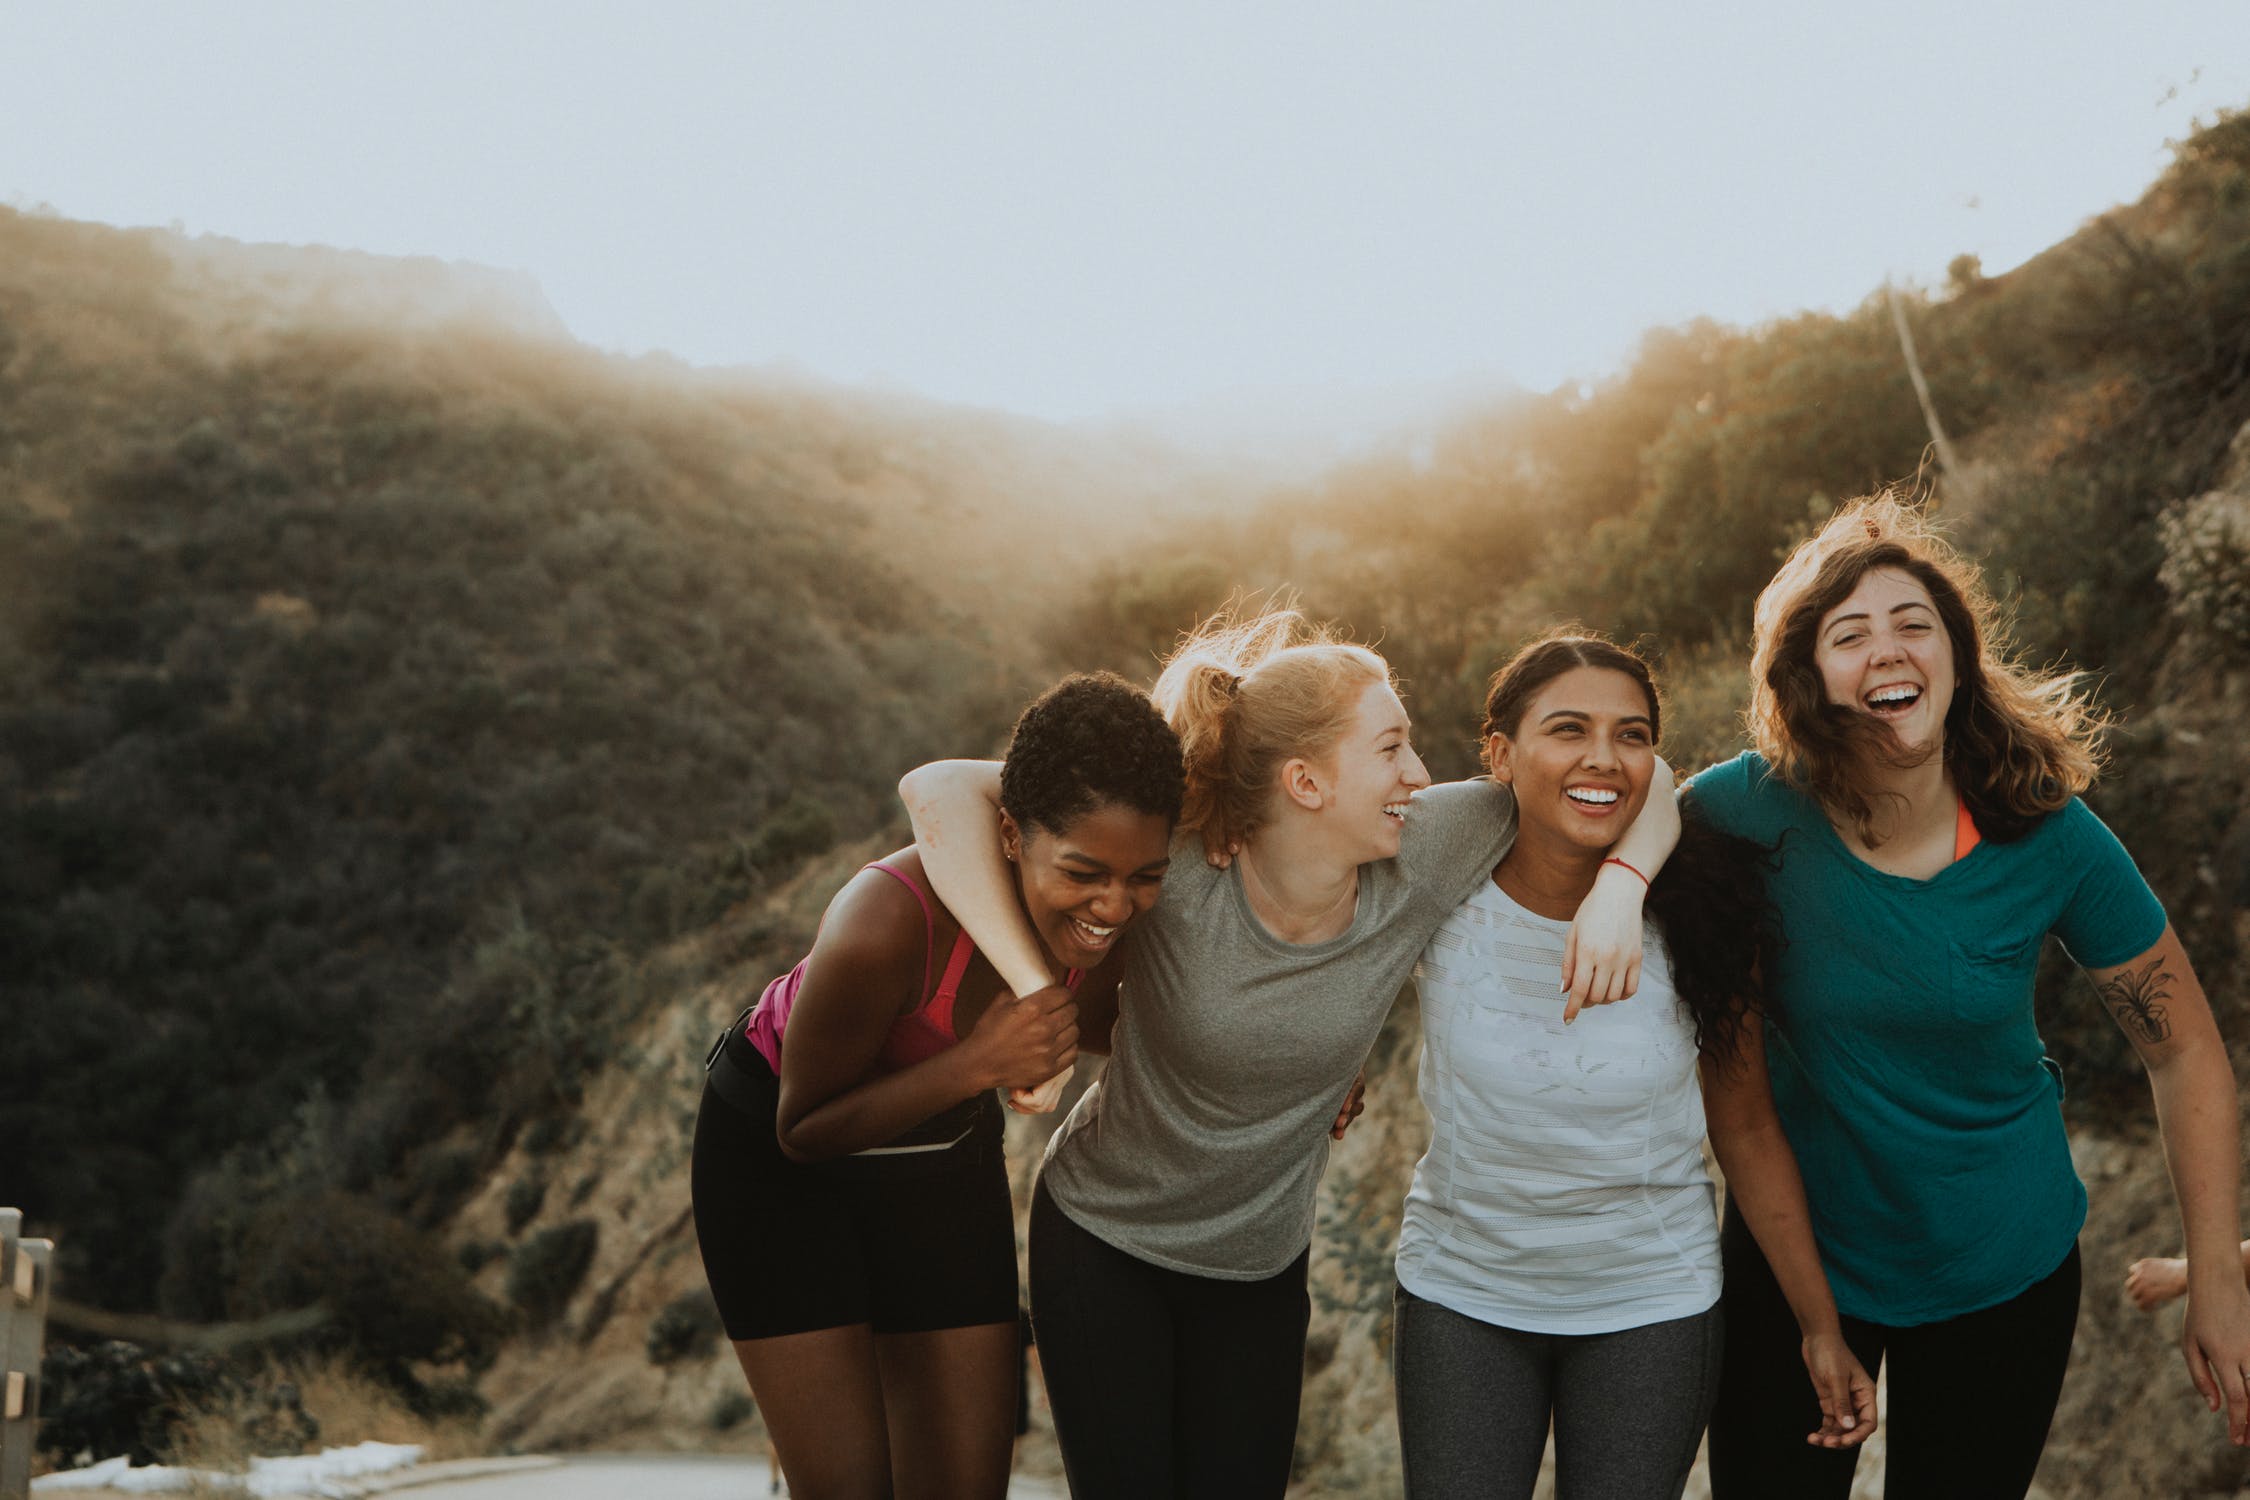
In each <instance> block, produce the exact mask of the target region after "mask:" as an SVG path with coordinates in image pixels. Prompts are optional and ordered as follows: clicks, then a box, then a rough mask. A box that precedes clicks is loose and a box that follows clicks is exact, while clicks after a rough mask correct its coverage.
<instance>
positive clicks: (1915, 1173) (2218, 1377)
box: [1687, 498, 2250, 1500]
mask: <svg viewBox="0 0 2250 1500" xmlns="http://www.w3.org/2000/svg"><path fill="white" fill-rule="evenodd" d="M1991 618H1992V611H1991V604H1990V599H1989V596H1988V595H1987V594H1986V593H1985V591H1984V589H1983V586H1982V583H1981V580H1980V579H1979V578H1978V576H1977V573H1976V570H1975V569H1974V568H1973V567H1972V566H1970V565H1969V564H1967V563H1966V562H1965V561H1963V560H1962V559H1961V558H1960V557H1959V556H1958V555H1957V554H1955V553H1954V552H1952V550H1951V549H1950V548H1948V547H1947V546H1946V545H1945V544H1944V543H1943V542H1942V541H1940V540H1939V539H1938V538H1937V537H1936V535H1935V534H1934V533H1933V532H1932V531H1931V530H1930V528H1929V527H1928V525H1927V523H1926V522H1925V521H1924V520H1923V519H1922V518H1921V516H1920V515H1918V514H1917V513H1916V512H1914V511H1913V510H1910V509H1909V508H1907V507H1906V506H1903V505H1901V504H1899V503H1897V502H1896V501H1893V500H1891V499H1888V498H1877V499H1875V500H1871V501H1866V502H1862V503H1860V504H1858V505H1856V506H1853V507H1851V508H1849V509H1847V510H1845V511H1844V512H1842V513H1841V514H1839V515H1838V516H1836V517H1835V518H1834V519H1833V520H1832V521H1830V522H1829V523H1828V525H1827V526H1826V527H1824V528H1823V529H1822V530H1821V532H1820V534H1819V535H1817V536H1815V537H1813V538H1812V539H1811V540H1810V541H1808V542H1806V543H1805V544H1804V545H1803V546H1801V547H1799V548H1798V549H1797V551H1796V553H1795V554H1794V555H1793V556H1792V557H1791V558H1790V559H1789V561H1788V562H1787V563H1785V564H1784V565H1783V566H1782V569H1781V571H1780V572H1779V573H1777V574H1776V575H1775V577H1774V579H1773V582H1772V583H1770V584H1768V585H1767V587H1766V589H1765V592H1764V593H1763V594H1761V595H1760V596H1759V598H1758V607H1757V615H1756V627H1755V653H1754V659H1753V663H1752V678H1753V683H1752V693H1753V697H1752V705H1751V728H1752V732H1753V735H1754V737H1755V739H1756V742H1757V746H1758V748H1757V750H1756V751H1754V752H1751V753H1746V754H1744V755H1743V756H1741V757H1740V758H1738V759H1736V760H1733V761H1729V762H1728V763H1726V764H1725V765H1722V766H1719V767H1717V768H1715V769H1713V770H1711V771H1707V772H1705V773H1704V774H1703V775H1701V776H1699V777H1697V778H1696V779H1695V781H1694V783H1693V784H1692V785H1691V787H1690V788H1689V790H1688V793H1687V795H1689V796H1691V797H1693V798H1694V800H1695V801H1696V803H1697V805H1698V806H1699V807H1701V808H1702V809H1703V810H1704V811H1705V812H1706V813H1707V814H1708V815H1709V816H1710V817H1711V819H1712V820H1713V821H1714V822H1716V823H1717V824H1718V825H1719V826H1720V827H1722V828H1725V829H1727V830H1729V831H1731V832H1734V833H1739V834H1742V835H1745V836H1747V837H1749V838H1753V839H1756V840H1759V841H1761V842H1763V843H1768V844H1777V845H1778V846H1779V848H1778V855H1777V858H1778V861H1779V868H1778V871H1777V873H1776V875H1775V877H1774V878H1773V880H1772V881H1771V883H1770V886H1769V893H1770V895H1771V897H1772V900H1773V903H1774V906H1775V908H1776V910H1777V911H1778V913H1779V917H1780V921H1781V926H1782V938H1783V943H1782V945H1781V951H1780V953H1779V955H1778V956H1777V957H1776V958H1775V960H1774V970H1773V973H1772V974H1771V975H1769V976H1768V983H1767V987H1766V989H1767V1014H1768V1023H1767V1024H1768V1038H1767V1055H1768V1060H1769V1064H1770V1067H1771V1071H1772V1076H1773V1090H1774V1099H1775V1104H1776V1105H1777V1107H1778V1108H1779V1110H1780V1113H1781V1118H1782V1123H1783V1125H1784V1127H1785V1128H1786V1130H1787V1131H1788V1134H1789V1139H1790V1143H1791V1145H1792V1146H1794V1148H1795V1149H1796V1153H1797V1160H1798V1163H1799V1166H1800V1167H1801V1169H1802V1171H1803V1174H1804V1179H1805V1191H1806V1197H1807V1199H1808V1200H1809V1203H1810V1206H1811V1209H1812V1215H1813V1227H1814V1232H1815V1236H1816V1238H1817V1239H1818V1241H1819V1243H1820V1249H1821V1258H1822V1261H1823V1263H1824V1265H1825V1266H1826V1269H1827V1272H1828V1278H1829V1281H1830V1283H1831V1285H1832V1287H1833V1288H1834V1292H1835V1296H1836V1302H1837V1305H1838V1307H1839V1309H1840V1310H1841V1311H1842V1313H1843V1314H1844V1329H1845V1336H1846V1339H1847V1341H1848V1342H1849V1343H1850V1344H1851V1346H1852V1348H1853V1350H1854V1352H1855V1353H1856V1354H1857V1355H1858V1356H1859V1359H1860V1360H1861V1362H1862V1363H1864V1364H1865V1365H1866V1366H1867V1367H1868V1368H1869V1369H1870V1370H1872V1369H1875V1368H1876V1367H1877V1365H1878V1363H1879V1362H1880V1361H1882V1360H1884V1359H1886V1358H1887V1359H1888V1360H1889V1361H1890V1376H1889V1381H1890V1405H1889V1410H1888V1413H1887V1426H1888V1431H1889V1438H1888V1443H1889V1452H1888V1460H1887V1481H1886V1482H1887V1487H1888V1493H1889V1494H1891V1495H1893V1496H1910V1495H1942V1494H1957V1495H1975V1496H1979V1497H2000V1496H2011V1495H2013V1496H2021V1495H2022V1494H2023V1493H2024V1492H2025V1491H2026V1490H2027V1489H2028V1488H2029V1486H2030V1484H2031V1479H2032V1475H2033V1472H2034V1470H2035V1469H2036V1468H2037V1466H2038V1462H2039V1454H2040V1450H2041V1448H2042V1447H2043V1446H2044V1445H2045V1442H2046V1434H2047V1427H2048V1424H2049V1423H2050V1422H2051V1421H2052V1419H2053V1416H2054V1409H2055V1402H2056V1400H2057V1398H2058V1397H2059V1395H2060V1394H2061V1390H2062V1378H2063V1371H2064V1368H2065V1366H2066V1365H2067V1364H2068V1362H2069V1355H2070V1344H2071V1338H2072V1335H2073V1332H2074V1331H2075V1328H2076V1323H2077V1313H2078V1286H2079V1267H2078V1252H2077V1235H2078V1230H2079V1227H2080V1225H2081V1224H2082V1223H2083V1222H2084V1220H2085V1216H2086V1193H2085V1189H2084V1188H2083V1187H2082V1186H2081V1185H2080V1184H2079V1181H2078V1177H2077V1174H2076V1172H2075V1171H2073V1169H2072V1167H2071V1162H2070V1150H2069V1142H2068V1139H2067V1138H2066V1136H2065V1134H2064V1130H2063V1119H2062V1109H2061V1095H2062V1087H2061V1081H2060V1077H2059V1075H2058V1073H2057V1071H2056V1069H2055V1066H2054V1064H2053V1063H2052V1062H2051V1061H2049V1060H2048V1059H2047V1057H2046V1055H2045V1049H2044V1047H2043V1046H2042V1044H2041V1042H2040V1039H2039V1035H2038V1032H2037V1030H2036V1029H2035V1027H2034V1025H2033V1020H2032V981H2033V977H2034V974H2035V971H2036V969H2037V966H2038V961H2039V951H2040V946H2041V943H2042V941H2043V939H2045V938H2046V936H2047V935H2048V934H2050V933H2052V934H2053V935H2054V936H2056V937H2057V938H2059V939H2061V941H2062V943H2063V946H2064V948H2065V950H2066V951H2067V952H2068V953H2069V954H2070V956H2071V957H2072V958H2073V959H2075V960H2076V961H2077V962H2078V963H2079V964H2080V966H2081V967H2083V968H2085V969H2086V970H2087V971H2088V973H2089V974H2090V975H2091V976H2092V978H2093V980H2094V983H2095V984H2096V986H2097V987H2098V988H2099V989H2100V991H2101V994H2102V997H2103V999H2104V1001H2105V1002H2106V1003H2107V1004H2108V1005H2109V1007H2110V1009H2111V1012H2112V1014H2113V1015H2114V1017H2115V1019H2116V1020H2117V1023H2118V1025H2119V1026H2120V1027H2121V1028H2122V1029H2123V1030H2124V1032H2125V1034H2126V1036H2127V1037H2128V1038H2129V1039H2130V1040H2131V1042H2132V1043H2133V1046H2134V1048H2135V1049H2136V1050H2137V1051H2138V1052H2139V1053H2140V1055H2141V1058H2142V1061H2143V1063H2144V1064H2145V1065H2146V1066H2147V1068H2148V1070H2149V1075H2150V1078H2151V1081H2152V1083H2153V1085H2154V1088H2155V1093H2156V1105H2157V1115H2158V1118H2159V1120H2160V1121H2161V1122H2162V1124H2163V1128H2164V1138H2165V1148H2166V1153H2167V1156H2168V1158H2169V1161H2170V1165H2171V1169H2172V1177H2173V1181H2174V1182H2175V1184H2176V1185H2177V1187H2178V1191H2179V1199H2180V1211H2181V1216H2182V1218H2183V1219H2184V1221H2185V1224H2186V1231H2187V1247H2188V1257H2189V1264H2190V1267H2191V1272H2190V1276H2191V1282H2192V1291H2193V1295H2192V1297H2191V1300H2190V1303H2189V1309H2188V1318H2187V1328H2186V1334H2185V1338H2184V1350H2185V1353H2186V1356H2187V1360H2188V1368H2189V1373H2190V1375H2191V1376H2192V1377H2193V1379H2194V1381H2195V1383H2196V1387H2197V1389H2198V1390H2200V1391H2201V1392H2202V1393H2203V1395H2204V1397H2205V1400H2206V1402H2207V1403H2209V1404H2210V1405H2211V1406H2212V1407H2213V1409H2217V1407H2218V1406H2219V1405H2220V1404H2221V1403H2222V1402H2223V1404H2224V1405H2225V1406H2226V1408H2227V1413H2228V1426H2229V1432H2230V1435H2231V1436H2232V1437H2233V1439H2234V1440H2235V1441H2236V1442H2237V1443H2242V1442H2244V1441H2245V1438H2246V1437H2250V1401H2246V1397H2245V1390H2244V1381H2245V1371H2246V1370H2250V1295H2246V1293H2245V1289H2244V1284H2243V1278H2242V1272H2241V1268H2240V1264H2239V1262H2238V1261H2237V1259H2236V1255H2235V1245H2236V1237H2237V1234H2238V1233H2239V1230H2238V1227H2237V1201H2236V1187H2235V1182H2236V1159H2237V1158H2236V1154H2235V1153H2236V1118H2235V1116H2236V1107H2235V1093H2234V1075H2233V1072H2232V1070H2231V1068H2230V1067H2229V1066H2228V1063H2227V1059H2226V1054H2225V1050H2224V1047H2223V1045H2222V1043H2221V1042H2220V1039H2219V1035H2218V1030H2217V1028H2216V1027H2215V1026H2214V1024H2213V1023H2212V1019H2211V1012H2210V1007H2209V1005H2208V1004H2207V1003H2206V1002H2205V1000H2204V996H2203V990H2202V987H2201V985H2200V984H2199V983H2198V982H2197V980H2196V978H2195V973H2194V970H2193V969H2192V968H2191V967H2190V965H2189V963H2188V960H2187V956H2186V954H2185V953H2183V952H2182V951H2181V948H2180V943H2179V939H2178V938H2177V937H2176V936H2175V935H2174V934H2173V932H2172V930H2171V927H2170V925H2169V924H2168V922H2167V921H2166V919H2165V915H2164V909H2163V907H2162V906H2161V905H2159V904H2158V903H2157V900H2156V898H2155V896H2154V895H2153V894H2151V893H2150V891H2149V889H2148V886H2147V884H2146V882H2144V881H2143V880H2142V879H2141V877H2140V873H2139V872H2138V871H2137V870H2136V869H2135V868H2134V867H2133V862H2132V860H2131V859H2130V858H2129V857H2128V856H2127V855H2126V853H2125V851H2124V849H2123V847H2122V846H2120V845H2119V844H2118V842H2117V840H2116V838H2115V837H2113V836H2112V835H2111V833H2110V831H2109V830H2108V829H2107V828H2106V827H2104V826H2103V825H2102V823H2101V821H2100V820H2099V819H2098V818H2096V817H2095V816H2094V815H2093V813H2092V812H2090V811H2089V810H2088V809H2087V807H2086V805H2085V804H2084V803H2083V802H2081V801H2079V800H2078V797H2077V794H2078V793H2079V792H2081V791H2083V790H2085V789H2086V787H2087V786H2088V785H2090V784H2091V783H2092V781H2093V778H2094V772H2095V770H2096V764H2097V762H2096V756H2095V752H2094V750H2093V748H2092V731H2093V728H2094V725H2093V722H2092V720H2091V718H2090V716H2089V715H2088V713H2087V712H2086V710H2085V709H2084V707H2083V706H2082V704H2080V703H2079V702H2078V701H2077V700H2076V699H2075V698H2074V697H2073V696H2072V695H2071V692H2070V686H2071V684H2070V682H2069V681H2068V679H2063V678H2040V677H2037V676H2034V675H2033V674H2031V673H2028V672H2026V671H2024V670H2023V669H2021V668H2019V667H2017V666H2014V665H2012V664H2011V663H2010V662H2009V661H2008V660H2007V659H2006V656H2005V653H2004V651H2003V649H2002V648H2001V645H2000V643H1999V642H1998V641H1996V639H1995V638H1994V634H1993V632H1992V631H1991V629H1990V622H1991ZM1723 1247H1724V1261H1725V1275H1726V1290H1725V1299H1724V1306H1725V1310H1726V1322H1727V1349H1726V1364H1725V1370H1724V1373H1723V1375H1722V1377H1721V1382H1720V1394H1719V1405H1718V1410H1717V1413H1716V1415H1715V1416H1714V1417H1713V1419H1712V1425H1711V1467H1712V1485H1713V1494H1714V1495H1715V1496H1716V1497H1717V1500H1743V1497H1749V1496H1768V1495H1770V1496H1777V1497H1778V1496H1787V1497H1790V1500H1806V1497H1819V1496H1835V1497H1839V1500H1840V1497H1842V1496H1844V1495H1846V1494H1847V1493H1848V1492H1849V1490H1850V1487H1851V1475H1852V1469H1853V1466H1854V1463H1855V1462H1856V1460H1857V1457H1858V1455H1857V1453H1856V1451H1855V1450H1851V1449H1845V1450H1841V1451H1836V1450H1828V1449H1821V1448H1812V1447H1808V1446H1807V1445H1806V1443H1805V1437H1804V1434H1805V1433H1806V1431H1807V1430H1808V1429H1809V1427H1810V1426H1812V1425H1815V1424H1816V1423H1817V1421H1818V1419H1819V1412H1818V1410H1817V1409H1816V1408H1815V1407H1814V1406H1813V1405H1812V1402H1811V1400H1810V1392H1809V1391H1808V1390H1807V1388H1806V1385H1805V1381H1804V1375H1803V1371H1802V1368H1801V1364H1800V1361H1799V1358H1798V1352H1797V1340H1798V1331H1797V1325H1796V1322H1795V1320H1794V1319H1793V1318H1791V1317H1790V1316H1789V1314H1788V1310H1787V1307H1786V1305H1785V1304H1784V1303H1783V1302H1782V1301H1781V1298H1780V1294H1779V1292H1778V1290H1777V1289H1776V1288H1775V1286H1774V1282H1773V1277H1772V1274H1771V1272H1770V1270H1769V1269H1768V1268H1767V1266H1766V1264H1765V1261H1764V1259H1763V1257H1762V1256H1760V1254H1759V1252H1758V1249H1757V1246H1756V1244H1755V1242H1754V1241H1752V1240H1751V1238H1750V1236H1749V1235H1748V1234H1747V1232H1745V1231H1744V1229H1743V1227H1742V1225H1741V1223H1740V1220H1739V1219H1738V1218H1737V1217H1736V1216H1734V1215H1733V1214H1732V1212H1731V1211H1730V1213H1729V1220H1728V1223H1727V1225H1726V1229H1725V1231H1724V1234H1723Z"/></svg>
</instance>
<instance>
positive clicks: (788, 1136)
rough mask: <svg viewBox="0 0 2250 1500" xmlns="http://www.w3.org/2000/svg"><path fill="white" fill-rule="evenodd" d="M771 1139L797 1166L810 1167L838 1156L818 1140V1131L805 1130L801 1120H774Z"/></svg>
mask: <svg viewBox="0 0 2250 1500" xmlns="http://www.w3.org/2000/svg"><path fill="white" fill-rule="evenodd" d="M773 1139H774V1144H775V1145H777V1146H779V1147H780V1148H781V1154H782V1155H783V1156H786V1157H788V1158H789V1159H790V1160H791V1161H793V1162H795V1163H797V1164H798V1165H799V1166H811V1165H812V1164H813V1163H815V1162H823V1161H827V1160H829V1159H830V1158H832V1157H834V1156H836V1155H837V1154H838V1153H837V1151H836V1150H835V1148H834V1147H832V1146H830V1145H829V1144H828V1143H826V1142H824V1141H822V1140H821V1139H820V1133H819V1132H818V1131H815V1130H807V1129H806V1128H805V1122H804V1121H802V1120H780V1119H777V1120H775V1121H774V1124H773Z"/></svg>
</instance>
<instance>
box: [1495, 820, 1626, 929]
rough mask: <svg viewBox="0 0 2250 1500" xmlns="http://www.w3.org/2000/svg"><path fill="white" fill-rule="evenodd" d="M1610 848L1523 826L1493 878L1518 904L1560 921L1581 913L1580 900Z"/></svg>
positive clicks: (1592, 881)
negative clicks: (1570, 839)
mask: <svg viewBox="0 0 2250 1500" xmlns="http://www.w3.org/2000/svg"><path fill="white" fill-rule="evenodd" d="M1608 854H1609V851H1608V850H1607V849H1588V848H1585V847H1584V846H1582V845H1579V844H1574V843H1571V842H1570V841H1569V840H1567V839H1559V838H1549V837H1544V836H1542V834H1541V833H1540V831H1539V830H1537V829H1532V828H1522V829H1519V830H1518V832H1517V834H1516V842H1515V846H1514V847H1513V848H1511V849H1510V850H1509V851H1508V852H1507V853H1506V854H1505V855H1504V856H1502V857H1501V860H1500V863H1499V865H1498V866H1497V867H1495V868H1494V870H1493V872H1492V879H1493V882H1494V883H1495V884H1497V885H1498V886H1499V887H1500V889H1501V890H1503V891H1506V892H1507V893H1508V895H1509V897H1510V898H1512V899H1513V900H1514V901H1515V902H1516V904H1517V905H1519V906H1521V907H1523V908H1525V909H1526V910H1528V911H1530V912H1533V913H1535V914H1536V915H1538V916H1542V917H1546V918H1549V919H1550V920H1553V921H1557V922H1567V921H1569V920H1570V919H1571V918H1573V917H1575V916H1577V915H1578V904H1579V903H1580V902H1581V901H1584V900H1585V899H1586V893H1587V892H1588V891H1591V890H1592V889H1593V888H1594V877H1595V876H1596V875H1599V874H1600V873H1601V869H1602V860H1603V859H1605V858H1607V857H1608Z"/></svg>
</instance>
